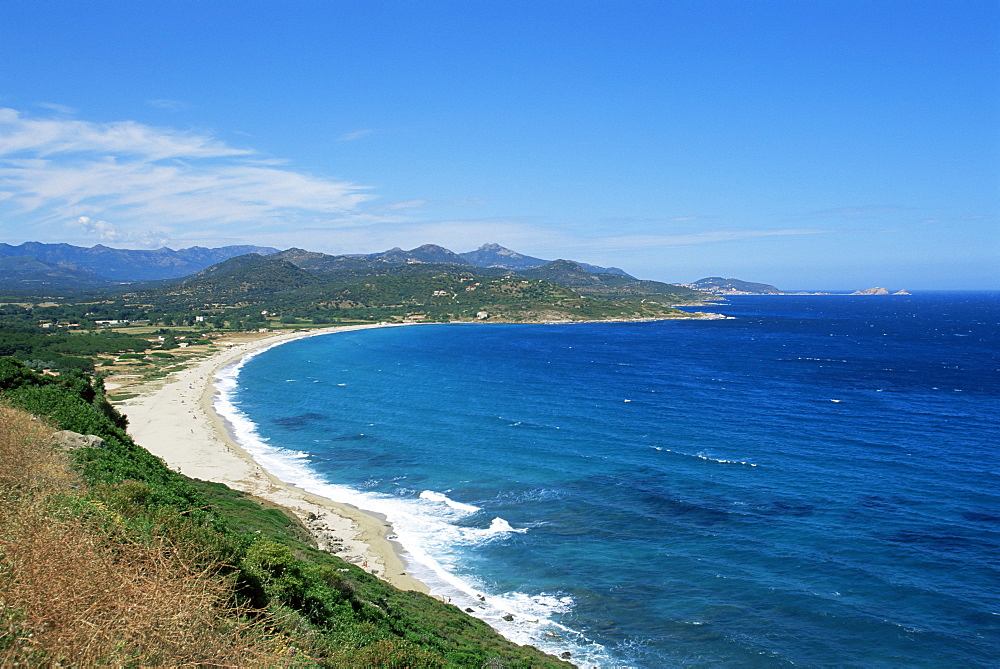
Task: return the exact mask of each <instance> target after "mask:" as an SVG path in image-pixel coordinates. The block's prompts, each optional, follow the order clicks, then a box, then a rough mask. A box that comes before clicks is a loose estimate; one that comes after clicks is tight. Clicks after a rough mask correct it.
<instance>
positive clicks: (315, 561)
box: [0, 358, 568, 668]
mask: <svg viewBox="0 0 1000 669" xmlns="http://www.w3.org/2000/svg"><path fill="white" fill-rule="evenodd" d="M125 427H126V421H125V419H124V417H122V416H121V415H120V414H118V413H117V412H116V411H115V410H114V409H113V408H112V407H111V406H110V405H109V404H108V402H107V401H106V399H105V397H104V391H103V387H102V385H101V383H100V382H99V381H96V382H95V381H92V380H91V379H90V378H88V377H86V376H83V375H79V374H68V375H63V376H61V377H52V376H40V375H38V374H35V373H33V372H31V371H30V370H28V369H27V368H26V367H24V366H23V365H21V364H20V363H18V362H17V361H15V360H13V359H12V358H0V664H2V665H4V666H17V665H25V664H31V665H55V666H63V665H82V666H88V665H90V666H92V665H129V666H149V665H155V666H178V665H195V664H197V665H212V666H329V667H400V668H402V667H483V666H489V667H555V666H568V665H567V664H566V663H564V662H561V661H559V660H557V659H555V658H552V657H549V656H547V655H544V654H543V653H541V652H540V651H538V650H536V649H534V648H530V647H522V646H517V645H515V644H512V643H510V642H508V641H507V640H505V639H504V638H503V637H501V636H499V635H498V634H497V633H496V632H495V631H494V630H492V629H491V628H490V627H489V626H488V625H486V624H485V623H483V622H482V621H480V620H477V619H475V618H472V617H470V616H468V615H466V614H464V613H462V612H461V611H460V610H459V609H457V608H456V607H453V606H451V605H448V604H444V603H442V602H440V601H438V600H436V599H434V598H432V597H429V596H427V595H423V594H421V593H416V592H404V591H400V590H398V589H396V588H394V587H392V586H390V585H389V584H387V583H385V582H383V581H380V580H378V579H376V578H375V577H373V576H371V575H369V574H367V573H366V572H364V571H363V570H361V569H359V568H358V567H355V566H354V565H351V564H349V563H347V562H344V561H342V560H340V559H338V558H336V557H334V556H332V555H330V554H328V553H324V552H321V551H319V550H317V549H315V548H314V547H313V546H312V545H311V544H310V543H309V540H308V539H307V538H306V534H305V533H304V531H303V529H302V528H301V527H300V526H299V525H298V524H297V523H296V522H295V521H294V520H292V519H291V518H290V517H289V516H287V515H285V514H283V513H281V512H279V511H277V510H274V509H270V510H265V509H262V508H261V507H260V506H259V505H258V503H257V502H256V501H255V500H252V499H249V498H247V496H245V495H243V494H242V493H239V492H236V491H233V490H230V489H229V488H227V487H225V486H223V485H220V484H210V483H205V482H202V481H197V480H194V479H190V478H187V477H185V476H183V475H181V474H179V473H177V472H174V471H172V470H170V469H169V468H167V467H166V465H165V464H164V463H163V461H162V460H160V459H158V458H156V457H154V456H152V455H151V454H150V453H149V452H147V451H146V450H144V449H143V448H141V447H140V446H139V445H137V444H135V443H134V442H133V441H132V440H131V438H130V437H129V436H128V434H127V433H126V431H125ZM56 430H69V431H72V432H75V433H79V434H83V435H96V436H97V437H99V441H97V442H94V443H92V444H91V445H90V446H87V447H82V448H78V449H76V450H73V451H72V452H66V451H65V450H63V449H62V448H60V447H59V445H58V444H59V443H60V439H59V438H53V434H54V433H55V431H56ZM58 436H59V435H57V437H58ZM62 436H63V437H64V436H65V435H62Z"/></svg>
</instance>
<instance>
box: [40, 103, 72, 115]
mask: <svg viewBox="0 0 1000 669" xmlns="http://www.w3.org/2000/svg"><path fill="white" fill-rule="evenodd" d="M35 106H36V107H41V108H42V109H48V110H49V111H54V112H56V113H57V114H65V115H67V116H69V115H71V114H75V113H76V109H74V108H73V107H68V106H66V105H60V104H56V103H55V102H39V103H38V104H36V105H35Z"/></svg>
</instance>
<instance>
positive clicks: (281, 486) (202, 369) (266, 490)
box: [117, 324, 430, 593]
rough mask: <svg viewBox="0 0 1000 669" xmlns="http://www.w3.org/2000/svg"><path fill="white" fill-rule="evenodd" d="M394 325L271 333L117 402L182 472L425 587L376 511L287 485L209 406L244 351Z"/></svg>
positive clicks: (368, 566)
mask: <svg viewBox="0 0 1000 669" xmlns="http://www.w3.org/2000/svg"><path fill="white" fill-rule="evenodd" d="M377 327H398V325H388V324H386V325H381V324H379V325H359V326H348V327H343V328H337V329H324V330H308V331H300V332H294V333H283V334H273V335H268V336H265V337H261V338H259V339H255V340H252V341H247V342H243V343H240V344H235V345H232V346H230V347H229V348H228V349H226V350H222V351H218V352H216V353H213V354H211V355H209V356H207V357H205V358H202V359H200V360H196V361H194V362H193V363H192V365H191V366H190V367H187V368H185V369H182V370H180V371H177V372H174V373H172V374H170V376H168V377H167V378H166V379H160V380H157V381H152V382H149V383H146V384H143V385H140V386H136V387H135V390H137V391H138V392H139V395H138V396H137V397H134V398H131V399H128V400H125V401H123V402H120V403H118V404H117V408H118V410H119V411H121V412H122V413H123V414H125V415H126V416H127V417H128V420H129V428H128V429H129V433H130V434H131V435H132V437H133V438H134V439H135V441H136V443H138V444H140V445H141V446H142V447H143V448H145V449H146V450H148V451H149V452H150V453H152V454H153V455H156V456H158V457H161V458H163V460H164V461H165V462H166V463H167V465H168V466H170V467H171V468H173V469H175V470H177V471H180V472H181V473H182V474H185V475H186V476H190V477H192V478H198V479H203V480H206V481H214V482H217V483H224V484H226V485H228V486H229V487H231V488H233V489H235V490H240V491H242V492H246V493H249V494H251V495H254V496H256V497H259V498H261V499H265V500H267V501H269V502H272V503H274V504H277V505H280V506H282V507H285V508H286V509H288V510H289V511H291V512H293V513H294V514H295V515H296V516H297V517H298V518H299V519H300V520H301V521H302V522H303V524H304V525H305V526H306V527H307V528H308V529H309V531H310V532H311V533H312V534H313V536H314V537H315V538H316V541H317V544H318V545H319V547H320V548H322V549H325V550H328V551H329V552H331V553H333V554H334V555H337V556H338V557H341V558H343V559H345V560H346V561H348V562H351V563H353V564H356V565H358V566H359V567H362V568H363V569H365V570H366V571H368V572H369V573H371V574H373V575H375V576H377V577H379V578H381V579H383V580H385V581H388V582H389V583H391V584H392V585H394V586H396V587H398V588H400V589H403V590H416V591H419V592H424V593H429V592H430V588H428V586H427V585H426V584H425V583H423V582H422V581H420V580H418V579H416V578H414V577H413V576H411V575H410V574H409V573H408V572H407V567H406V565H405V563H404V557H403V555H404V552H403V549H402V547H401V546H400V545H399V544H397V543H395V542H393V541H390V540H389V539H388V538H387V537H388V536H389V535H391V534H392V527H391V525H390V524H389V523H387V522H386V521H385V519H384V518H381V517H379V516H377V515H374V514H371V513H367V512H364V511H362V510H360V509H358V508H356V507H353V506H351V505H348V504H342V503H338V502H334V501H332V500H329V499H327V498H325V497H321V496H319V495H315V494H313V493H310V492H307V491H306V490H303V489H301V488H299V487H296V486H294V485H290V484H288V483H285V482H284V481H282V480H280V479H279V478H278V477H276V476H274V475H273V474H271V473H270V472H268V471H267V470H266V469H264V468H263V467H262V466H261V465H260V464H259V463H258V462H256V461H255V460H254V459H253V457H251V455H250V454H249V453H247V451H246V450H244V449H243V447H242V446H240V444H239V443H237V442H236V440H235V439H234V438H233V436H232V434H231V431H230V428H229V425H228V423H227V421H226V420H225V419H224V418H223V417H222V416H220V415H219V414H218V413H217V412H216V409H215V397H216V395H217V389H216V387H215V379H216V374H217V373H218V372H219V371H220V370H222V369H223V368H225V367H228V366H231V365H234V364H237V363H238V362H239V361H240V360H241V359H242V358H244V357H245V356H247V355H249V354H251V353H255V352H259V351H261V350H262V349H266V348H270V347H272V346H276V345H279V344H283V343H286V342H288V341H292V340H295V339H301V338H304V337H313V336H318V335H326V334H336V333H338V332H347V331H351V330H361V329H370V328H377Z"/></svg>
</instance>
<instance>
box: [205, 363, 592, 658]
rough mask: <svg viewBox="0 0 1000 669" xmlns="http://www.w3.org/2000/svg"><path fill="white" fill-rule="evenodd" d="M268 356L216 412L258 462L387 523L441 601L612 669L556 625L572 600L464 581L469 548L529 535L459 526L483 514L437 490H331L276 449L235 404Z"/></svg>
mask: <svg viewBox="0 0 1000 669" xmlns="http://www.w3.org/2000/svg"><path fill="white" fill-rule="evenodd" d="M269 348H270V347H269ZM264 350H267V349H261V350H258V351H255V352H254V353H252V354H250V355H248V356H246V357H244V358H243V359H241V360H240V361H239V362H238V363H237V364H235V365H232V366H230V367H227V368H224V369H223V370H220V371H219V372H218V373H217V375H216V387H217V389H218V390H219V394H218V396H217V397H216V401H215V408H216V411H217V412H218V413H219V415H220V416H222V417H224V418H225V419H226V420H227V421H228V422H229V424H230V426H231V430H232V432H233V436H234V438H235V439H236V440H237V441H238V442H239V443H240V445H241V446H242V447H243V448H244V449H246V451H247V452H248V453H250V454H251V455H252V456H253V458H254V459H255V460H257V462H259V463H260V464H261V465H262V466H263V467H264V468H266V469H267V470H268V471H270V472H271V473H273V474H274V475H276V476H277V477H278V478H280V479H281V480H283V481H285V482H286V483H290V484H293V485H296V486H298V487H300V488H303V489H305V490H308V491H309V492H312V493H314V494H317V495H321V496H323V497H326V498H327V499H331V500H334V501H337V502H342V503H347V504H351V505H353V506H356V507H358V508H360V509H364V510H367V511H370V512H375V513H378V514H381V515H384V516H385V517H386V519H387V520H388V521H389V522H390V523H391V524H392V526H393V529H394V531H395V536H394V537H393V538H394V540H395V541H397V542H398V543H399V544H400V545H401V546H403V548H404V550H405V551H406V553H405V554H404V558H405V559H406V561H407V566H408V568H409V571H410V573H411V574H412V575H413V576H415V577H416V578H418V579H420V580H421V581H423V582H424V583H426V584H427V585H428V586H429V587H430V588H431V592H432V593H433V594H436V595H438V596H440V597H442V598H445V599H447V600H448V601H449V602H451V603H452V604H455V605H456V606H458V607H460V608H462V609H463V610H466V611H468V612H469V613H470V614H471V615H474V616H476V617H477V618H480V619H482V620H484V621H486V622H487V623H489V624H490V625H491V626H492V627H494V628H495V629H497V630H498V631H499V632H500V633H501V634H503V635H504V636H505V637H507V638H508V639H510V640H511V641H514V642H515V643H520V644H530V645H533V646H535V647H537V648H540V649H542V650H543V651H545V652H548V653H551V654H554V655H561V654H562V653H564V652H569V653H570V659H571V661H572V662H574V663H576V664H580V665H581V666H599V665H607V664H608V663H609V662H611V658H610V656H609V655H608V653H607V651H606V649H605V648H604V647H603V646H601V645H600V644H598V643H596V642H593V641H591V640H589V639H587V638H586V637H585V636H583V635H582V634H581V633H580V632H577V631H576V630H573V629H571V628H570V627H567V626H565V625H563V624H561V623H559V622H557V621H556V620H553V616H558V615H563V614H565V613H567V612H569V611H570V610H571V609H572V606H573V600H572V598H571V597H568V596H565V595H554V594H548V593H539V594H529V593H521V592H507V593H499V594H490V593H488V592H487V590H488V588H485V587H482V586H481V585H480V584H478V583H477V580H476V578H475V576H474V575H472V574H467V573H462V570H461V565H460V560H461V557H462V556H461V549H462V548H465V547H468V546H474V545H478V544H482V543H485V542H490V541H498V540H501V541H502V540H503V539H504V538H506V537H509V536H511V535H512V534H518V533H524V532H527V531H528V528H515V527H513V526H511V524H510V523H509V522H508V521H507V520H505V519H503V518H500V517H494V518H493V519H492V520H491V521H490V524H489V526H487V527H468V526H464V525H456V524H455V523H454V522H453V521H455V520H459V519H468V518H469V517H470V516H472V515H473V514H475V513H478V512H480V511H481V510H482V509H480V507H477V506H474V505H472V504H465V503H462V502H458V501H456V500H453V499H451V498H449V497H448V496H447V495H445V494H444V493H440V492H436V491H433V490H423V491H421V492H420V494H419V496H417V497H416V498H414V497H399V496H392V495H386V494H381V493H373V492H362V491H358V490H354V489H352V488H349V487H347V486H342V485H336V484H331V483H329V482H328V481H326V480H325V479H324V478H323V477H322V476H321V475H320V474H319V473H318V472H316V471H315V470H314V469H313V468H312V466H311V464H310V462H309V456H308V454H306V453H302V452H298V451H294V450H290V449H286V448H280V447H275V446H272V445H270V444H269V443H268V439H267V438H265V437H262V436H261V435H260V433H259V431H258V430H257V426H256V425H255V424H254V423H253V421H251V420H250V419H249V418H248V417H247V416H246V415H245V414H244V413H243V412H242V411H241V410H240V409H239V407H238V406H237V404H236V403H235V394H236V390H237V378H238V376H239V373H240V371H241V369H242V368H243V365H244V364H245V363H246V362H247V360H249V359H250V358H252V357H254V356H255V355H259V354H260V353H261V352H263V351H264ZM413 492H414V491H410V492H409V494H411V495H412V494H413Z"/></svg>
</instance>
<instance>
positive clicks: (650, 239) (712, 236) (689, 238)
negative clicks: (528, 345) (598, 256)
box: [586, 228, 827, 250]
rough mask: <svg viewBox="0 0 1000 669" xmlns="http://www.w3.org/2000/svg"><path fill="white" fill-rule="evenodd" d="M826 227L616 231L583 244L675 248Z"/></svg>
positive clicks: (813, 232) (810, 231)
mask: <svg viewBox="0 0 1000 669" xmlns="http://www.w3.org/2000/svg"><path fill="white" fill-rule="evenodd" d="M825 232H827V231H826V230H819V229H815V228H788V229H781V230H772V229H763V230H740V229H729V230H704V231H702V232H692V233H689V234H682V235H619V236H610V237H602V238H600V239H599V240H593V241H591V242H588V243H587V244H586V245H597V246H598V247H599V248H603V249H608V250H633V249H657V248H661V249H662V248H674V247H680V246H699V245H703V244H719V243H723V242H735V241H746V240H749V239H760V238H765V237H790V236H799V235H816V234H823V233H825Z"/></svg>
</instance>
